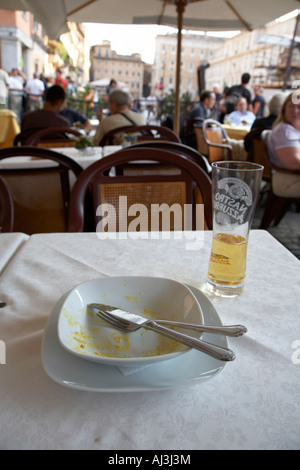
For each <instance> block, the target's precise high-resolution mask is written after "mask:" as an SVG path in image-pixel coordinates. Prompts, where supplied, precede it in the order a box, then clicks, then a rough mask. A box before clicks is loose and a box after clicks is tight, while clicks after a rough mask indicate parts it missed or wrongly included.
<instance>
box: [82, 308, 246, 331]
mask: <svg viewBox="0 0 300 470" xmlns="http://www.w3.org/2000/svg"><path fill="white" fill-rule="evenodd" d="M90 305H95V306H96V305H99V309H102V310H103V309H104V308H105V309H106V311H107V312H112V311H113V310H117V307H111V306H110V305H106V304H90ZM95 308H97V307H95ZM118 310H120V309H118ZM155 323H158V324H159V325H163V326H174V327H177V328H184V329H187V330H195V331H201V332H205V333H214V334H219V335H225V336H235V337H236V336H242V335H244V334H245V333H247V328H246V327H245V326H243V325H222V326H216V325H199V324H197V325H196V324H194V323H183V322H178V321H171V320H155Z"/></svg>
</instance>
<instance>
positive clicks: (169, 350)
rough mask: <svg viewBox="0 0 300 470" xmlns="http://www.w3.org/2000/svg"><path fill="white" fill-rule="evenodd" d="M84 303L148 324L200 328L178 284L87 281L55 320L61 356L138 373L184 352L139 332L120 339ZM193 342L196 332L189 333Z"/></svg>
mask: <svg viewBox="0 0 300 470" xmlns="http://www.w3.org/2000/svg"><path fill="white" fill-rule="evenodd" d="M89 303H104V304H108V305H112V306H114V307H117V308H122V309H123V310H126V311H130V312H131V313H137V314H142V315H143V316H145V317H147V318H149V319H154V320H155V319H157V318H160V319H161V320H173V321H179V322H187V323H196V324H202V323H203V315H202V311H201V308H200V306H199V303H198V302H197V299H196V297H195V296H194V295H193V293H192V292H191V290H190V289H189V288H188V287H186V286H185V285H183V284H181V283H180V282H177V281H174V280H171V279H166V278H158V277H137V276H122V277H110V278H101V279H93V280H90V281H87V282H84V283H82V284H80V285H79V286H77V287H75V288H74V289H73V290H72V291H71V292H70V294H69V295H68V297H67V299H66V301H65V302H64V304H63V306H62V309H61V313H60V315H59V320H58V338H59V340H60V342H61V345H62V346H63V347H64V348H66V349H67V351H69V352H71V353H73V354H75V355H77V356H79V357H81V358H82V359H87V360H90V361H94V362H100V363H101V364H106V365H114V366H119V367H124V366H126V367H140V366H145V365H149V364H151V363H153V362H160V361H165V360H170V359H173V358H175V357H177V356H179V355H181V354H183V353H186V352H187V351H189V348H188V347H187V346H185V345H182V344H180V343H178V342H176V341H174V340H172V339H170V338H167V337H166V336H163V335H160V334H157V333H155V332H153V331H150V330H146V329H144V328H140V329H139V330H137V331H135V332H132V333H126V332H121V331H120V330H117V329H115V328H112V327H110V326H109V325H108V324H107V323H106V322H104V321H103V320H101V319H99V318H98V317H96V316H95V315H93V314H90V313H87V311H86V307H87V304H89ZM189 334H190V335H191V336H194V337H195V338H199V336H200V335H201V334H199V332H195V331H194V332H190V333H189Z"/></svg>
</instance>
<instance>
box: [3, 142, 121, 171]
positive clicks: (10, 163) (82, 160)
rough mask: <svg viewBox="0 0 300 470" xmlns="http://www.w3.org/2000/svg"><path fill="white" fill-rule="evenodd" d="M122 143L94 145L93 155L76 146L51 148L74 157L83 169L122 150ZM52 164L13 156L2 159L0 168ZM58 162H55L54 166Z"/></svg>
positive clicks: (35, 166) (39, 166)
mask: <svg viewBox="0 0 300 470" xmlns="http://www.w3.org/2000/svg"><path fill="white" fill-rule="evenodd" d="M121 149H122V146H121V145H106V146H105V147H94V149H93V154H92V155H89V154H88V155H81V154H80V152H79V151H78V150H77V149H75V148H74V147H56V148H52V149H50V150H52V151H56V152H58V153H62V154H63V155H67V157H70V158H72V159H73V160H75V161H76V162H77V163H78V164H79V165H80V166H81V167H82V168H83V169H85V168H87V167H88V166H90V165H91V164H92V163H94V162H96V161H97V160H101V158H103V157H106V156H108V155H110V154H112V153H114V152H117V151H118V150H121ZM46 165H47V166H50V165H49V161H47V160H42V159H41V160H38V159H34V160H33V159H32V158H31V157H27V158H24V157H12V158H9V159H7V160H2V161H0V169H1V168H3V169H6V168H19V167H22V168H43V167H44V166H46ZM55 165H56V163H55V162H53V166H55Z"/></svg>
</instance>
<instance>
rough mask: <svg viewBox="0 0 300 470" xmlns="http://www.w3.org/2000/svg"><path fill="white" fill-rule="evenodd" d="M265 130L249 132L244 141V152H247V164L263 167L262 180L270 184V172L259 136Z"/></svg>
mask: <svg viewBox="0 0 300 470" xmlns="http://www.w3.org/2000/svg"><path fill="white" fill-rule="evenodd" d="M264 130H265V129H262V128H258V129H254V130H253V131H250V132H249V134H247V136H246V138H245V140H244V146H245V150H246V151H247V152H248V158H247V160H248V161H249V162H253V163H258V164H259V165H263V167H264V171H263V175H262V179H263V180H264V181H266V182H267V183H270V182H271V179H272V172H271V167H270V164H269V161H268V158H267V156H266V150H265V144H264V142H263V141H262V139H261V134H262V132H263V131H264Z"/></svg>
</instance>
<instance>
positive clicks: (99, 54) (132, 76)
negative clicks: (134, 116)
mask: <svg viewBox="0 0 300 470" xmlns="http://www.w3.org/2000/svg"><path fill="white" fill-rule="evenodd" d="M90 67H91V68H90V81H96V80H100V79H103V78H109V79H115V80H116V81H117V82H118V81H119V82H123V83H125V84H126V86H127V89H128V93H129V94H130V96H131V97H132V98H133V99H137V98H140V97H141V96H142V95H143V76H144V62H143V61H142V58H141V56H140V54H132V55H130V56H127V55H126V56H125V55H118V54H117V53H116V51H114V50H112V49H111V44H110V41H103V42H102V44H99V45H95V46H93V47H91V50H90Z"/></svg>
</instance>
